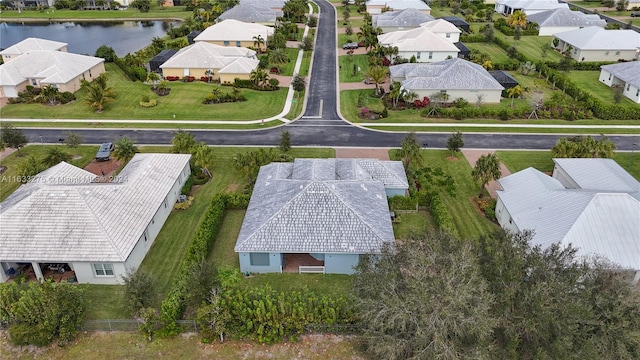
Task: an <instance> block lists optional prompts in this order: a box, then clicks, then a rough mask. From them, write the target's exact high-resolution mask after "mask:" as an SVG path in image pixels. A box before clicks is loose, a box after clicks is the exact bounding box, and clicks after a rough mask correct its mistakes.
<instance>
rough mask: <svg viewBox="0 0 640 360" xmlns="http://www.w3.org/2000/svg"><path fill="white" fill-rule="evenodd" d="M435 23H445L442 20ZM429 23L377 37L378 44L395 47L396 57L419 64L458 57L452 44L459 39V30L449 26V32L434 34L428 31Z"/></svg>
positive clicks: (456, 48) (458, 50) (456, 49)
mask: <svg viewBox="0 0 640 360" xmlns="http://www.w3.org/2000/svg"><path fill="white" fill-rule="evenodd" d="M435 21H443V22H446V21H444V20H435ZM430 23H433V21H430V22H427V23H424V24H422V25H420V27H418V28H415V29H411V30H404V31H393V32H390V33H386V34H382V35H378V42H379V43H380V45H382V46H385V47H386V46H395V47H397V48H398V56H401V57H402V58H404V59H407V60H410V59H411V58H412V57H415V59H416V62H419V63H421V62H436V61H442V60H445V59H448V58H456V57H458V52H460V49H458V47H456V46H455V45H454V44H453V43H455V42H457V39H458V38H459V37H460V30H459V29H458V28H456V27H455V26H453V25H451V26H452V27H453V29H451V28H450V32H446V33H441V32H439V33H435V32H433V31H431V30H430V29H429V26H428V24H430ZM453 40H455V41H453Z"/></svg>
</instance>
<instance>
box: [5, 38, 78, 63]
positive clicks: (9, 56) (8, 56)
mask: <svg viewBox="0 0 640 360" xmlns="http://www.w3.org/2000/svg"><path fill="white" fill-rule="evenodd" d="M31 50H51V51H63V52H67V43H63V42H59V41H52V40H47V39H40V38H26V39H24V40H22V41H20V42H19V43H17V44H13V45H11V46H9V47H8V48H6V49H4V50H2V51H0V55H1V56H2V61H3V62H5V63H7V62H9V61H11V60H13V59H15V58H17V57H18V56H20V55H22V54H24V53H26V52H29V51H31Z"/></svg>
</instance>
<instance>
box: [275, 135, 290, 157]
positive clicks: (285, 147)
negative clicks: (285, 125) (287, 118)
mask: <svg viewBox="0 0 640 360" xmlns="http://www.w3.org/2000/svg"><path fill="white" fill-rule="evenodd" d="M278 147H279V148H280V151H282V152H283V153H286V152H288V151H289V150H291V134H289V132H288V131H283V132H282V134H281V135H280V145H279V146H278Z"/></svg>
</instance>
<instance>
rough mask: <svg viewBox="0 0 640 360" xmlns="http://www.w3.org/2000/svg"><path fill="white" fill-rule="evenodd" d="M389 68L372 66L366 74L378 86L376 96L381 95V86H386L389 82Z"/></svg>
mask: <svg viewBox="0 0 640 360" xmlns="http://www.w3.org/2000/svg"><path fill="white" fill-rule="evenodd" d="M387 73H388V70H387V68H385V67H383V66H379V65H375V66H370V67H369V69H368V70H367V72H366V73H365V74H364V75H365V76H366V77H368V78H369V80H370V81H371V82H373V83H374V84H375V85H376V95H380V84H384V82H385V81H386V80H387Z"/></svg>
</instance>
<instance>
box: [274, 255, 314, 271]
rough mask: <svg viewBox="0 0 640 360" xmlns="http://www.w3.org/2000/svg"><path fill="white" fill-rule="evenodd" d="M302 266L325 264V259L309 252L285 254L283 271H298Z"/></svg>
mask: <svg viewBox="0 0 640 360" xmlns="http://www.w3.org/2000/svg"><path fill="white" fill-rule="evenodd" d="M300 266H324V261H322V260H317V259H315V258H314V257H312V256H311V255H309V254H284V267H283V268H282V272H286V273H297V272H298V271H299V268H300Z"/></svg>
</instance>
